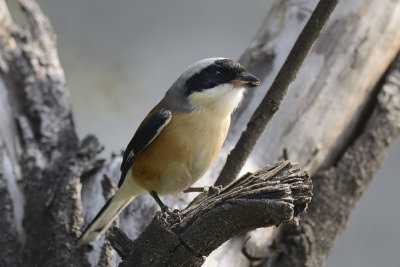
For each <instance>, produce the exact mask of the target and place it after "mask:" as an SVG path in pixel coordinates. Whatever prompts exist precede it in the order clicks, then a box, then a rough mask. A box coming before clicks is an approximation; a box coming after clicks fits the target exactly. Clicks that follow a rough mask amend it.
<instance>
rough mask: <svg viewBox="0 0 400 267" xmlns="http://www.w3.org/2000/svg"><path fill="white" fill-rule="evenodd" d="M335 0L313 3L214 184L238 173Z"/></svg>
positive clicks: (322, 26) (314, 40) (324, 23)
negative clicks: (313, 8) (313, 7)
mask: <svg viewBox="0 0 400 267" xmlns="http://www.w3.org/2000/svg"><path fill="white" fill-rule="evenodd" d="M338 2H339V1H338V0H321V1H319V3H318V5H317V6H316V7H315V10H314V11H313V13H312V15H311V17H310V19H309V20H308V21H307V24H306V25H305V26H304V29H303V30H302V31H301V33H300V35H299V37H298V38H297V40H296V42H295V43H294V45H293V48H292V49H291V50H290V53H289V55H288V57H287V59H286V60H285V62H284V63H283V65H282V68H281V69H280V70H279V72H278V74H277V75H276V77H275V79H274V81H273V82H272V84H271V86H270V88H269V89H268V91H267V94H266V95H265V97H264V98H263V100H262V101H261V103H260V104H259V105H258V107H257V108H256V110H255V111H254V113H253V115H252V116H251V118H250V120H249V122H248V123H247V128H246V130H245V131H243V133H242V134H241V135H240V138H239V140H238V142H237V143H236V145H235V147H234V149H232V151H231V152H230V153H229V155H228V157H227V159H226V162H225V165H224V167H223V168H222V170H221V172H220V174H219V176H218V179H217V181H216V182H215V184H216V185H222V186H225V185H227V184H229V183H230V182H231V181H233V180H234V179H235V178H236V177H237V176H238V174H239V172H240V170H241V169H242V168H243V166H244V164H245V162H246V160H247V158H248V157H249V155H250V153H251V151H252V150H253V148H254V147H255V145H256V144H257V141H258V140H259V139H260V137H261V135H262V134H263V132H264V130H265V127H266V126H267V124H268V123H269V121H270V120H271V119H272V116H274V115H275V113H276V112H277V111H278V109H279V106H280V105H281V103H282V101H283V99H284V97H285V96H286V94H287V91H288V90H289V86H290V84H291V83H292V82H293V81H294V80H295V79H296V77H297V74H298V73H299V71H300V68H301V66H302V65H303V63H304V61H305V59H306V57H307V55H308V54H309V53H310V50H311V48H312V47H313V46H314V44H315V42H316V40H317V39H318V37H319V36H320V34H321V32H322V29H323V28H324V26H325V25H326V23H327V22H328V20H329V17H330V16H331V14H332V12H333V10H334V9H335V7H336V5H337V3H338Z"/></svg>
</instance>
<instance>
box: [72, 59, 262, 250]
mask: <svg viewBox="0 0 400 267" xmlns="http://www.w3.org/2000/svg"><path fill="white" fill-rule="evenodd" d="M259 84H260V81H259V79H258V78H257V77H256V76H254V75H252V74H250V73H249V72H247V70H246V69H245V68H244V67H243V66H242V65H240V64H239V63H238V62H235V61H233V60H231V59H228V58H221V57H218V58H206V59H202V60H199V61H197V62H195V63H193V64H192V65H190V66H189V67H188V68H187V69H186V70H185V71H184V72H183V73H182V74H181V75H180V76H179V78H178V79H177V80H176V81H175V82H174V83H173V84H172V86H171V87H170V88H169V89H168V90H167V92H166V93H165V96H164V98H162V100H161V101H160V102H159V103H158V104H157V105H156V106H155V107H154V108H153V109H151V111H150V112H149V113H148V115H147V116H146V117H145V118H144V120H143V122H142V123H141V124H140V125H139V127H138V129H137V131H136V133H135V134H134V135H133V138H132V139H131V141H130V142H129V144H128V146H127V147H126V149H125V152H124V154H123V160H122V163H121V168H120V169H121V176H120V180H119V183H118V187H119V190H118V191H117V192H116V194H115V195H114V196H113V197H112V198H111V199H109V200H108V201H107V203H106V204H105V205H104V206H103V208H102V209H101V210H100V212H99V213H98V214H97V216H96V217H95V218H94V219H93V221H92V222H91V223H90V224H89V225H88V227H87V228H86V230H85V231H84V232H83V233H82V234H81V236H80V237H79V238H78V240H77V245H78V246H81V245H85V244H88V243H90V242H92V241H94V240H96V239H98V238H99V237H100V236H101V235H102V234H103V233H104V232H105V231H106V230H107V229H108V228H109V226H110V225H111V223H112V221H113V220H114V219H115V218H116V217H117V216H118V215H119V214H120V213H121V212H122V210H123V209H124V208H125V207H126V206H127V205H128V204H129V203H130V202H131V201H132V200H133V199H134V198H135V197H136V196H138V195H141V194H145V193H150V195H151V196H152V197H153V198H154V199H155V201H156V202H157V204H158V205H159V206H160V208H161V210H162V211H163V212H166V211H168V207H167V206H166V205H165V204H164V203H163V202H162V201H161V199H160V198H159V195H169V194H176V193H178V192H181V191H183V190H185V189H187V188H189V187H190V186H191V185H192V184H193V183H194V182H196V181H197V180H198V179H199V178H200V177H201V176H202V175H203V174H204V173H205V172H206V171H207V170H208V169H209V168H210V166H211V164H212V163H213V162H214V160H215V158H216V156H217V154H218V152H219V151H220V149H221V147H222V145H223V143H224V141H225V138H226V136H227V133H228V129H229V126H230V121H231V114H232V112H233V111H234V110H235V109H236V108H237V107H238V105H239V104H240V102H241V101H242V98H243V94H244V92H245V89H247V88H251V87H256V86H258V85H259Z"/></svg>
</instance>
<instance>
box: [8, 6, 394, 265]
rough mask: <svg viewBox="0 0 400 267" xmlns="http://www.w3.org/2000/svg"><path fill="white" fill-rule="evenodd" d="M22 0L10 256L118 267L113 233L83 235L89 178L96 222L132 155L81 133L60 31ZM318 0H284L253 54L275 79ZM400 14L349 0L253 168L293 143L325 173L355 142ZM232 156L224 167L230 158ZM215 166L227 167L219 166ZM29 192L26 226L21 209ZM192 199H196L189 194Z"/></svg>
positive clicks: (138, 225) (127, 226) (128, 216)
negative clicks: (88, 241)
mask: <svg viewBox="0 0 400 267" xmlns="http://www.w3.org/2000/svg"><path fill="white" fill-rule="evenodd" d="M21 2H22V6H23V7H24V12H25V13H26V15H27V17H28V23H29V27H30V30H26V29H23V28H19V27H17V26H16V25H15V24H13V23H12V21H11V18H10V16H9V14H8V12H7V9H6V5H5V2H4V1H3V0H1V1H0V23H1V25H0V78H1V79H0V80H1V82H0V85H1V86H0V100H1V103H0V104H1V105H0V110H1V112H0V116H1V120H0V130H1V131H0V140H1V141H2V143H3V147H5V148H4V149H1V148H0V152H1V154H0V155H1V157H2V164H3V165H4V162H5V167H3V168H2V169H0V173H2V174H3V176H0V190H4V188H7V189H6V190H8V193H9V196H10V198H9V199H11V200H12V204H13V205H12V206H9V205H8V203H10V202H9V201H8V200H7V199H8V196H7V192H5V194H4V195H3V194H1V196H2V198H4V201H1V202H0V212H1V213H2V214H1V215H2V218H7V220H9V221H10V222H11V221H12V220H15V226H16V227H15V228H16V229H12V227H10V228H7V229H8V230H9V231H7V232H4V234H5V235H7V236H8V237H7V238H11V237H13V236H15V235H17V236H18V237H17V238H13V239H12V240H11V241H10V243H7V245H9V246H13V247H14V248H15V250H13V251H12V254H9V253H8V251H10V250H8V248H6V249H5V250H3V248H5V247H4V246H5V245H6V244H4V243H2V244H0V246H2V247H1V248H2V250H1V252H0V253H2V254H1V256H3V255H4V257H5V258H4V259H5V262H6V263H15V264H16V266H18V264H20V263H21V261H22V262H23V264H25V265H28V266H34V265H37V266H71V265H72V266H82V265H88V264H89V263H90V264H91V265H96V264H99V265H108V264H110V262H111V255H110V253H108V252H109V251H110V250H109V248H107V245H106V246H103V240H104V239H103V240H100V241H98V242H95V243H94V244H93V247H94V249H93V250H92V251H91V253H86V254H85V252H87V251H84V250H83V249H76V248H75V246H74V243H75V240H76V237H77V236H78V235H79V233H80V229H81V228H82V225H83V219H82V208H81V187H82V198H83V206H84V207H83V211H84V214H83V215H84V218H85V221H86V222H89V221H90V220H91V218H92V217H91V216H94V213H96V212H97V211H98V210H99V209H100V207H101V205H102V204H103V203H102V201H104V191H103V188H102V186H101V181H102V180H103V174H104V173H107V174H108V175H109V176H110V177H112V178H115V177H118V168H119V163H120V160H121V159H120V157H119V156H117V157H113V158H111V159H110V160H108V161H99V160H98V159H97V158H96V157H95V155H96V153H97V152H98V151H99V150H100V149H101V148H100V145H99V144H98V142H97V140H96V139H95V138H94V137H87V138H85V139H84V140H82V141H79V140H78V138H77V136H76V133H75V130H74V125H73V122H72V119H71V110H70V106H69V103H68V97H67V93H66V89H65V85H64V77H63V73H62V69H61V67H60V65H59V62H58V56H57V51H56V46H55V37H54V33H53V31H52V29H51V26H50V24H49V22H48V20H47V18H46V17H44V16H43V14H42V13H41V11H40V10H39V8H38V7H37V5H36V4H35V3H34V2H33V1H32V0H24V1H21ZM316 2H317V1H316V0H310V1H302V2H298V1H290V0H285V1H279V3H278V4H277V6H276V8H275V9H274V10H273V11H272V12H271V13H270V15H269V16H268V17H267V18H266V20H265V23H264V24H263V25H262V27H261V28H260V31H259V32H258V34H257V36H256V38H255V39H254V40H253V41H252V43H251V44H250V46H249V48H248V49H247V50H246V52H245V53H244V54H243V55H242V57H241V62H242V63H243V64H244V65H245V66H247V67H248V68H249V70H250V71H251V72H254V73H256V74H257V75H258V76H260V77H261V78H262V79H263V80H264V81H265V84H268V83H270V82H271V81H272V78H273V76H275V75H276V73H277V71H278V69H279V68H280V66H281V64H282V62H283V61H284V59H285V58H286V56H287V53H288V51H290V48H291V45H292V43H293V42H294V40H295V39H296V38H297V35H298V33H299V32H300V30H301V28H302V26H303V25H304V23H305V21H306V20H307V17H308V16H309V15H310V13H311V11H312V10H313V8H314V6H315V5H316ZM399 14H400V5H399V1H398V0H395V1H388V2H385V4H384V5H383V4H382V2H381V1H377V0H354V1H342V2H341V4H339V5H338V7H337V10H336V11H335V13H334V14H333V19H332V22H331V23H330V24H329V25H328V26H327V28H326V30H325V33H324V34H323V35H322V36H321V38H320V40H319V42H318V43H317V45H316V47H315V48H314V50H313V51H312V52H311V54H310V56H309V58H308V60H307V62H306V63H305V65H304V66H303V69H302V71H301V73H300V74H299V76H298V78H297V80H296V81H295V82H294V83H293V85H292V90H291V91H290V92H289V94H288V95H287V97H286V99H285V101H284V102H283V105H282V107H281V109H280V111H279V112H278V113H277V114H276V116H275V117H274V118H273V120H272V121H271V124H270V125H269V127H268V128H267V131H266V133H265V134H264V136H263V137H262V139H261V141H260V142H259V145H258V146H257V148H256V150H255V153H253V154H252V155H251V157H250V160H249V161H248V165H247V166H246V167H245V168H246V169H249V166H252V167H253V169H255V168H257V167H259V166H263V165H265V164H266V163H268V162H274V161H276V159H278V158H280V157H281V154H282V151H283V149H284V148H286V149H287V151H288V155H289V158H290V159H292V160H296V161H300V163H301V165H304V166H308V167H310V169H311V171H312V172H315V171H316V170H317V169H318V168H320V167H321V165H322V164H325V166H329V164H332V162H334V161H335V159H337V158H338V155H340V154H341V153H342V151H345V150H346V148H347V147H348V146H349V142H348V140H351V139H352V138H353V137H354V136H353V134H352V133H353V132H354V128H355V127H356V126H357V125H358V124H357V123H356V122H359V121H361V122H362V121H363V120H365V117H363V116H360V114H362V113H363V112H362V110H363V109H365V103H367V102H368V99H370V98H371V94H372V93H371V92H372V88H373V85H374V84H375V83H376V81H377V80H378V79H379V77H381V75H382V73H383V72H384V71H385V69H386V68H387V66H388V65H389V62H390V61H391V60H392V58H393V57H394V55H395V54H396V53H397V51H398V49H399V47H400V32H399V31H398V25H400V15H399ZM360 77H362V79H361V78H360ZM263 88H264V90H263ZM299 88H300V89H301V92H300V91H299ZM264 94H265V87H261V88H260V89H259V90H257V91H254V92H252V94H249V95H248V96H247V98H246V101H245V103H244V105H242V108H241V110H239V111H238V112H237V113H236V115H235V118H234V120H233V122H234V123H233V128H232V131H231V132H230V137H229V140H228V141H227V142H226V144H227V145H226V147H225V150H224V151H225V153H227V151H228V150H229V147H230V146H231V145H232V144H233V143H234V142H235V139H237V137H238V135H239V133H240V132H241V130H242V125H245V123H246V122H247V119H248V118H249V117H250V114H251V113H252V111H253V107H254V106H256V105H257V104H258V102H259V100H260V99H262V97H263V96H264ZM310 129H312V131H311V130H310ZM4 151H5V152H4ZM223 158H224V157H223V156H222V157H221V158H220V160H219V164H217V165H219V166H221V163H222V161H223ZM212 172H213V173H214V174H217V173H218V171H215V169H214V170H212ZM209 177H212V175H211V176H209ZM3 178H5V180H4V179H3ZM80 178H81V179H80ZM3 181H5V182H4V183H6V185H4V184H3ZM207 183H208V184H211V182H207ZM18 185H19V186H20V188H21V189H22V193H23V195H24V196H23V197H22V196H21V195H22V194H21V192H20V191H19V190H17V189H18ZM357 196H358V194H356V197H357ZM24 197H25V200H26V205H25V207H24V211H25V214H24V223H23V227H22V226H21V223H20V222H21V218H22V212H19V210H22V205H23V204H22V203H23V198H24ZM147 199H148V198H147V197H146V196H143V197H140V198H138V199H137V200H136V201H135V202H134V203H133V205H132V206H130V207H129V208H128V211H127V212H126V213H124V214H123V216H122V217H121V226H122V229H123V230H124V231H125V232H128V231H130V232H129V234H130V237H131V238H132V237H134V236H135V235H138V234H139V233H140V231H141V230H142V228H143V225H145V224H146V223H147V222H148V221H149V220H150V219H151V217H153V214H154V211H155V208H154V206H153V201H152V200H150V201H149V202H148V201H147ZM2 200H3V199H2ZM174 201H175V202H178V201H177V200H176V199H175V200H174ZM149 203H151V204H149ZM321 203H322V202H321ZM180 205H181V206H182V205H184V204H182V201H181V204H180ZM348 212H350V209H349V210H348ZM13 213H14V214H13ZM13 215H14V216H13ZM3 216H4V217H3ZM22 228H23V229H22ZM1 229H3V227H2V228H1ZM23 231H25V233H23ZM338 231H339V232H340V230H338ZM1 234H3V232H2V233H1ZM23 235H26V243H25V244H23V242H22V236H23ZM252 235H253V234H252ZM253 236H254V235H253ZM260 236H261V238H260V239H258V241H260V240H261V241H264V240H265V243H267V241H266V240H267V238H266V236H265V235H260ZM246 240H247V237H239V238H236V239H235V241H234V242H229V243H228V244H227V246H225V247H224V248H223V249H222V250H220V251H219V252H216V253H215V254H214V256H212V255H213V254H211V255H210V256H209V257H208V259H207V261H206V262H205V265H207V264H209V265H212V266H216V265H220V266H230V265H232V263H233V264H235V265H236V266H240V263H242V262H243V265H248V263H249V262H250V260H249V259H246V258H245V256H243V254H242V253H241V250H242V247H243V244H245V243H246ZM254 240H255V238H251V239H250V240H248V242H247V246H246V248H247V247H251V246H252V245H254V244H256V243H257V242H253V241H254ZM282 240H285V239H282ZM280 242H281V241H280ZM21 244H23V245H21ZM258 244H259V242H258ZM277 244H278V245H279V244H280V243H277ZM229 245H230V246H231V247H229ZM282 246H285V244H283V245H282ZM22 247H23V252H22V249H21V248H22ZM253 248H254V246H253ZM217 253H220V254H217ZM322 253H326V252H322ZM262 256H265V255H262ZM243 258H245V259H244V260H243ZM2 259H3V258H2ZM99 259H100V260H99ZM1 263H2V262H1Z"/></svg>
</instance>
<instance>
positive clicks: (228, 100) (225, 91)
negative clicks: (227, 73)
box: [189, 84, 244, 117]
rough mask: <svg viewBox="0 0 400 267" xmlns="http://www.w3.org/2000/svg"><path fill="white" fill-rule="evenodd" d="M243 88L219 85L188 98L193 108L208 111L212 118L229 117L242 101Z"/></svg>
mask: <svg viewBox="0 0 400 267" xmlns="http://www.w3.org/2000/svg"><path fill="white" fill-rule="evenodd" d="M243 93H244V88H234V87H233V85H232V84H221V85H218V86H216V87H214V88H211V89H205V90H203V91H201V92H194V93H192V95H190V96H189V102H190V104H192V105H193V106H195V107H197V108H199V109H201V110H203V111H209V112H210V113H211V114H213V115H214V116H221V117H225V116H228V115H230V114H231V113H232V112H233V111H234V110H235V109H236V107H237V106H239V104H240V102H241V101H242V98H243Z"/></svg>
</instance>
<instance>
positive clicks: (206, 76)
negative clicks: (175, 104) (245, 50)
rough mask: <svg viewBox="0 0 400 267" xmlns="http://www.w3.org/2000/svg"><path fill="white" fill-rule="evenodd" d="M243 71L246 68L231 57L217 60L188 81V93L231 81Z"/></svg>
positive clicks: (186, 85) (186, 84)
mask: <svg viewBox="0 0 400 267" xmlns="http://www.w3.org/2000/svg"><path fill="white" fill-rule="evenodd" d="M243 72H245V68H243V67H242V66H241V65H239V64H238V63H235V62H233V61H231V60H229V59H220V60H217V61H215V62H214V63H213V64H211V65H210V66H208V67H206V68H204V69H203V70H201V71H200V72H198V73H196V74H195V75H193V76H192V77H191V78H190V79H188V80H187V81H186V83H185V87H186V94H187V95H190V94H191V93H192V92H199V91H203V90H206V89H210V88H214V87H215V86H218V85H221V84H224V83H229V82H230V81H232V80H234V79H236V78H238V77H239V75H240V74H242V73H243Z"/></svg>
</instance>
